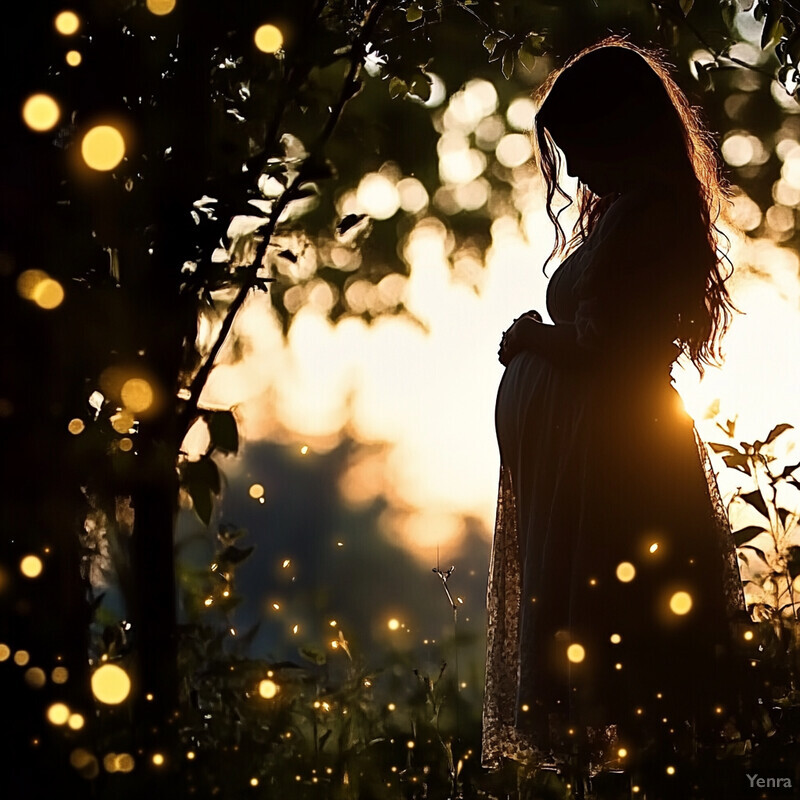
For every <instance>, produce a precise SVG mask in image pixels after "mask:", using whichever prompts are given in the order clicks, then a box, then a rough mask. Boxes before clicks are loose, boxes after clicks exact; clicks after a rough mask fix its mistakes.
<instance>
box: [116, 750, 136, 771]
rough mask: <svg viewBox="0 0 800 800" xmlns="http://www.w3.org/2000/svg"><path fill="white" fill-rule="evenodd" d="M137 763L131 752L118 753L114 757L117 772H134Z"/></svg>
mask: <svg viewBox="0 0 800 800" xmlns="http://www.w3.org/2000/svg"><path fill="white" fill-rule="evenodd" d="M135 765H136V762H135V761H134V760H133V756H132V755H131V754H130V753H118V754H117V757H116V758H115V759H114V766H115V767H116V768H117V772H133V768H134V766H135Z"/></svg>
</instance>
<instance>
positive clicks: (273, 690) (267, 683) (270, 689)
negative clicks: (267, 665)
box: [258, 678, 278, 700]
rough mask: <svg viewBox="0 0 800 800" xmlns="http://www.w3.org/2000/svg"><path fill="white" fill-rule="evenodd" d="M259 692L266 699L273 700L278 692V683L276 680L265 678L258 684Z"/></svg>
mask: <svg viewBox="0 0 800 800" xmlns="http://www.w3.org/2000/svg"><path fill="white" fill-rule="evenodd" d="M258 693H259V694H260V695H261V696H262V697H263V698H265V699H267V700H271V699H272V698H273V697H275V695H276V694H278V684H277V683H275V681H271V680H269V678H265V679H264V680H263V681H261V682H260V683H259V684H258Z"/></svg>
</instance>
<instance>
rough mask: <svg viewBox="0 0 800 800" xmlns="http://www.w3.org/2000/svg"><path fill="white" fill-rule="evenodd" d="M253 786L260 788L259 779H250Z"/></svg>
mask: <svg viewBox="0 0 800 800" xmlns="http://www.w3.org/2000/svg"><path fill="white" fill-rule="evenodd" d="M250 785H251V786H258V778H250Z"/></svg>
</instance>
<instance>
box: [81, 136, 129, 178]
mask: <svg viewBox="0 0 800 800" xmlns="http://www.w3.org/2000/svg"><path fill="white" fill-rule="evenodd" d="M81 155H82V156H83V160H84V161H85V162H86V165H87V166H89V167H91V168H92V169H96V170H97V171H98V172H108V171H109V170H112V169H114V167H116V166H117V165H118V164H119V162H120V161H122V159H123V157H124V156H125V140H124V139H123V138H122V134H121V133H120V132H119V131H118V130H117V129H116V128H115V127H114V126H113V125H96V126H95V127H94V128H92V129H91V130H90V131H89V132H88V133H87V134H86V135H85V136H84V137H83V141H82V142H81Z"/></svg>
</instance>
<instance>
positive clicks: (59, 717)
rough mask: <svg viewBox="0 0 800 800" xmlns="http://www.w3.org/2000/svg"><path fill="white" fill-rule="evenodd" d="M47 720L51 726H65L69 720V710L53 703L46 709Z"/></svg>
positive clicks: (63, 705) (62, 704) (61, 704)
mask: <svg viewBox="0 0 800 800" xmlns="http://www.w3.org/2000/svg"><path fill="white" fill-rule="evenodd" d="M47 719H48V721H49V722H50V723H52V724H53V725H66V723H67V720H68V719H69V708H67V706H66V705H65V704H64V703H53V705H51V706H50V708H48V709H47Z"/></svg>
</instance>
